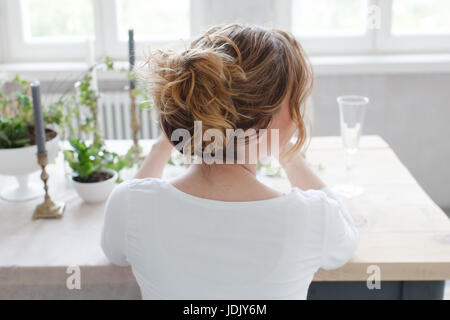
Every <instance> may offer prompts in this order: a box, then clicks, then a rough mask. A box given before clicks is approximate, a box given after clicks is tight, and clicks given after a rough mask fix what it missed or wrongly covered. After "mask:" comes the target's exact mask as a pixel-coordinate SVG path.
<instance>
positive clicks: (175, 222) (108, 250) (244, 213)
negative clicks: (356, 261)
mask: <svg viewBox="0 0 450 320" xmlns="http://www.w3.org/2000/svg"><path fill="white" fill-rule="evenodd" d="M357 240H358V232H357V230H356V228H355V226H354V224H353V221H352V218H351V217H350V215H349V214H348V212H347V211H346V210H345V208H344V207H343V206H342V205H341V203H340V202H339V201H338V200H337V199H336V197H335V196H334V195H333V194H332V193H331V192H330V191H329V190H328V189H327V188H324V189H322V190H309V191H302V190H300V189H298V188H294V189H293V190H292V191H291V192H290V193H289V194H286V195H283V196H280V197H278V198H273V199H269V200H261V201H249V202H225V201H216V200H209V199H203V198H199V197H195V196H192V195H189V194H187V193H184V192H182V191H181V190H178V189H177V188H175V187H174V186H172V185H171V184H170V183H168V182H166V181H163V180H160V179H154V178H148V179H141V180H137V179H136V180H131V181H127V182H124V183H122V184H120V185H119V186H118V187H116V189H115V190H114V191H113V193H112V194H111V196H110V198H109V200H108V202H107V205H106V216H105V225H104V228H103V233H102V248H103V251H104V252H105V255H106V256H107V257H108V258H109V259H110V261H111V262H112V263H114V264H117V265H121V266H127V265H131V267H132V270H133V273H134V275H135V277H136V280H137V282H138V284H139V287H140V289H141V293H142V297H143V298H144V299H306V295H307V291H308V287H309V285H310V283H311V280H312V278H313V276H314V273H315V272H316V271H317V269H318V268H323V269H334V268H338V267H340V266H342V265H343V264H345V263H346V262H347V261H348V260H349V259H350V258H351V256H352V255H353V253H354V251H355V249H356V246H357Z"/></svg>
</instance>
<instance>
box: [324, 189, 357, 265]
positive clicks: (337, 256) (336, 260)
mask: <svg viewBox="0 0 450 320" xmlns="http://www.w3.org/2000/svg"><path fill="white" fill-rule="evenodd" d="M322 191H323V192H325V194H326V195H327V206H326V212H325V229H324V231H325V232H324V242H323V254H322V260H321V266H320V267H321V268H323V269H325V270H330V269H336V268H339V267H341V266H343V265H344V264H345V263H347V261H348V260H350V258H351V257H352V256H353V254H354V253H355V250H356V247H357V245H358V238H359V234H358V230H357V229H356V227H355V225H354V223H353V219H352V217H351V216H350V214H349V213H348V211H347V210H346V209H345V207H344V206H343V205H342V204H341V202H340V201H339V199H338V198H337V197H336V195H334V193H333V192H332V191H331V190H329V189H328V188H324V189H322Z"/></svg>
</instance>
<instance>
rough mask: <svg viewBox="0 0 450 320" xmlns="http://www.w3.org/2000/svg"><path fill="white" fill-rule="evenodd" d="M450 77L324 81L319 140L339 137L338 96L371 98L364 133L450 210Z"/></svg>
mask: <svg viewBox="0 0 450 320" xmlns="http://www.w3.org/2000/svg"><path fill="white" fill-rule="evenodd" d="M449 85H450V74H408V75H406V74H405V75H354V76H351V75H346V76H343V75H333V76H325V75H322V76H318V77H317V79H316V82H315V88H314V93H313V97H314V128H313V134H314V135H338V134H339V123H338V113H337V106H336V97H337V96H339V95H343V94H361V95H366V96H368V97H370V99H371V103H370V105H369V108H368V109H367V114H366V123H365V128H364V133H367V134H378V135H380V136H382V137H383V138H384V139H385V140H386V141H387V142H388V143H389V144H390V145H391V147H392V148H393V150H394V151H395V153H396V154H397V155H398V156H399V158H400V160H401V161H402V162H403V163H404V164H405V165H406V166H407V167H408V169H409V170H410V171H411V173H412V174H413V175H414V177H415V178H416V179H417V180H418V182H419V183H420V185H421V186H422V187H423V188H424V189H425V191H426V192H427V193H428V194H429V195H430V196H431V197H432V198H433V200H434V201H435V202H436V203H437V204H438V205H439V206H440V207H442V208H445V209H450V86H449Z"/></svg>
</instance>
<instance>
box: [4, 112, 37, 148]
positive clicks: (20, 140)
mask: <svg viewBox="0 0 450 320" xmlns="http://www.w3.org/2000/svg"><path fill="white" fill-rule="evenodd" d="M29 144H30V137H29V128H28V126H27V125H26V124H25V123H24V122H23V121H21V120H19V119H13V118H6V119H0V149H6V148H21V147H26V146H27V145H29Z"/></svg>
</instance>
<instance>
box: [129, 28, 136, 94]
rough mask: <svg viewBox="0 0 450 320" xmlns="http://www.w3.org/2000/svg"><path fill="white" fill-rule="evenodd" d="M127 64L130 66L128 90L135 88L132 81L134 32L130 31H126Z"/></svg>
mask: <svg viewBox="0 0 450 320" xmlns="http://www.w3.org/2000/svg"><path fill="white" fill-rule="evenodd" d="M128 62H129V64H130V74H131V77H132V78H131V79H130V89H134V88H135V86H136V85H135V81H134V74H133V70H134V63H135V48H134V30H133V29H130V30H128Z"/></svg>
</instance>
